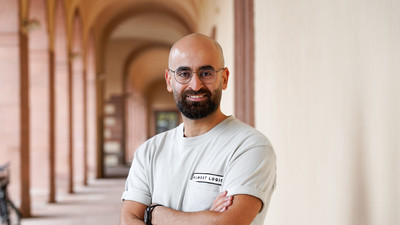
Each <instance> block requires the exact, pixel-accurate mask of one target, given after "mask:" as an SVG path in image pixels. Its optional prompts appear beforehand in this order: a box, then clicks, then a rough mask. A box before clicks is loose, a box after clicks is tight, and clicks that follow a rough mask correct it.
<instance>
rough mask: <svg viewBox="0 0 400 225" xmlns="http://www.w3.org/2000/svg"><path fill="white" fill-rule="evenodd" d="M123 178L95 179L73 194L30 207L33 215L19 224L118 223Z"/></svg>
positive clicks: (112, 224) (97, 224) (94, 224)
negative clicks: (53, 202)
mask: <svg viewBox="0 0 400 225" xmlns="http://www.w3.org/2000/svg"><path fill="white" fill-rule="evenodd" d="M124 185H125V179H99V180H94V181H92V182H90V184H89V185H88V186H87V187H82V188H77V189H76V193H74V194H68V195H64V196H59V197H58V203H55V204H44V205H41V206H34V207H33V209H32V213H33V214H34V217H33V218H27V219H23V220H22V225H92V224H93V225H114V224H118V223H119V221H118V220H119V212H120V208H121V201H120V198H121V195H122V191H123V189H124Z"/></svg>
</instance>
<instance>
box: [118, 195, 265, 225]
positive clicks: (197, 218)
mask: <svg viewBox="0 0 400 225" xmlns="http://www.w3.org/2000/svg"><path fill="white" fill-rule="evenodd" d="M146 207H147V206H146V205H144V204H141V203H139V202H135V201H129V200H127V201H124V202H123V204H122V209H121V217H120V224H121V225H143V224H145V223H144V222H143V219H144V218H143V217H144V211H145V210H146ZM261 207H262V202H261V200H260V199H258V198H256V197H253V196H250V195H235V196H226V192H222V193H221V194H220V195H218V197H217V198H216V199H215V200H214V203H213V205H212V206H211V208H210V210H207V211H200V212H181V211H177V210H174V209H171V208H168V207H164V206H158V207H156V208H155V209H154V210H153V212H152V223H153V224H154V225H186V224H187V225H203V224H207V225H213V224H218V225H223V224H229V225H235V224H239V225H243V224H250V223H251V222H252V221H253V219H254V218H255V217H256V215H257V213H258V212H259V211H260V209H261Z"/></svg>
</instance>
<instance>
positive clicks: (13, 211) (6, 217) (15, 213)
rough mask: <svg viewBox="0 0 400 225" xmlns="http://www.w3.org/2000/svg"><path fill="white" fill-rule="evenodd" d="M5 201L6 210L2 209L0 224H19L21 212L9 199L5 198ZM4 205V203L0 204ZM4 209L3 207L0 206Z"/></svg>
mask: <svg viewBox="0 0 400 225" xmlns="http://www.w3.org/2000/svg"><path fill="white" fill-rule="evenodd" d="M6 202H7V206H6V208H7V211H4V210H2V211H3V212H2V215H1V218H0V224H1V225H20V224H21V213H20V212H19V210H18V209H17V207H15V205H14V204H13V203H12V202H11V201H9V200H6ZM2 205H3V206H4V204H2ZM1 208H3V209H4V207H1Z"/></svg>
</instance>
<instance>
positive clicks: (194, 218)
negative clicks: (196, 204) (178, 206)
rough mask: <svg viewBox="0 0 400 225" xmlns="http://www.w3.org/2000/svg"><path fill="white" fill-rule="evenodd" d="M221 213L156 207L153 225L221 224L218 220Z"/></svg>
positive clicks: (153, 214)
mask: <svg viewBox="0 0 400 225" xmlns="http://www.w3.org/2000/svg"><path fill="white" fill-rule="evenodd" d="M218 214H221V212H215V211H210V210H207V211H200V212H181V211H177V210H174V209H171V208H167V207H156V208H155V209H154V210H153V213H152V224H153V225H212V224H223V223H221V222H220V220H219V215H218Z"/></svg>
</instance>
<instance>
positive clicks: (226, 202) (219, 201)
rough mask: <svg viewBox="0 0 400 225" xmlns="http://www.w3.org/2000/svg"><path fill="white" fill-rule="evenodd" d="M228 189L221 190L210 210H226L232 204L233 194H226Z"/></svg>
mask: <svg viewBox="0 0 400 225" xmlns="http://www.w3.org/2000/svg"><path fill="white" fill-rule="evenodd" d="M227 193H228V192H227V191H224V192H221V193H220V194H219V195H218V196H217V197H216V198H215V200H214V202H213V205H212V207H211V209H210V210H212V211H216V212H224V211H226V210H227V209H228V207H229V206H231V205H232V201H233V196H226V195H227Z"/></svg>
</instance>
